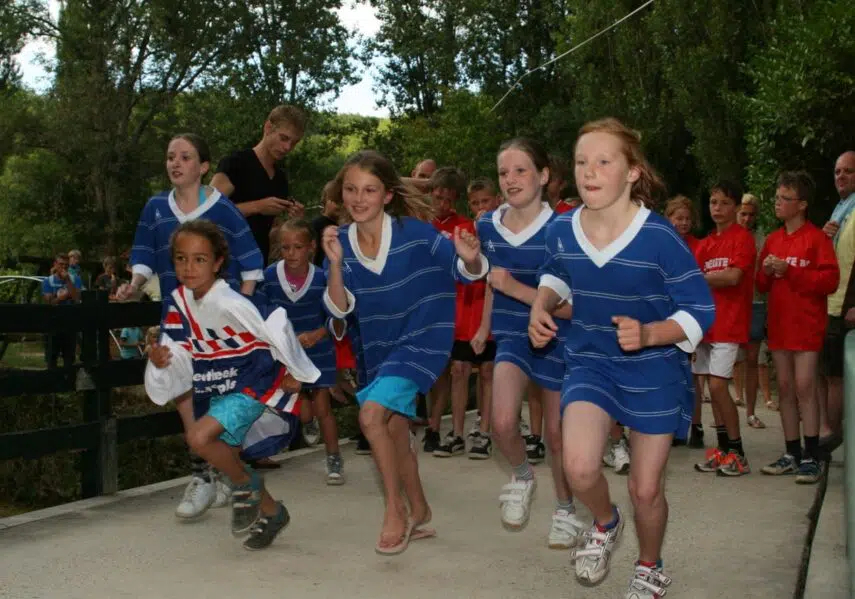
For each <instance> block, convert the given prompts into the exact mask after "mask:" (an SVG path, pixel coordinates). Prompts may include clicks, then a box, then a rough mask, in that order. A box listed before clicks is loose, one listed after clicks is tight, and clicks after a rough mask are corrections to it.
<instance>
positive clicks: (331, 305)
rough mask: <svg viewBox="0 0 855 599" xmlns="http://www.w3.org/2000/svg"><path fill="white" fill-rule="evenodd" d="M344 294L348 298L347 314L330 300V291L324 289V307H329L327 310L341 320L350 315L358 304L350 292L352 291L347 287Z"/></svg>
mask: <svg viewBox="0 0 855 599" xmlns="http://www.w3.org/2000/svg"><path fill="white" fill-rule="evenodd" d="M344 294H345V296H346V297H347V310H346V311H345V312H342V311H341V310H339V309H338V306H336V305H335V303H333V301H332V299H331V298H330V290H329V289H324V305H325V306H326V307H327V310H329V311H330V314H332V315H333V316H335V317H336V318H340V319H344V318H345V317H346V316H347V315H348V314H350V313H351V312H353V307H354V305H355V304H356V298H355V297H353V294H352V293H351V292H350V289H348V288H347V287H345V288H344Z"/></svg>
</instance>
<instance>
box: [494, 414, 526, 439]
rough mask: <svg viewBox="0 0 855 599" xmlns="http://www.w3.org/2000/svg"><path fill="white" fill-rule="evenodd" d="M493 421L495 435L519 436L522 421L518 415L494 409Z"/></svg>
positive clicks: (503, 436)
mask: <svg viewBox="0 0 855 599" xmlns="http://www.w3.org/2000/svg"><path fill="white" fill-rule="evenodd" d="M492 420H493V421H492V422H491V423H490V424H491V428H492V430H493V435H494V436H497V437H499V438H506V437H507V438H510V437H512V436H513V435H517V436H519V434H520V423H519V417H518V415H516V414H514V413H512V412H509V411H506V410H505V411H501V412H500V411H494V412H493V419H492Z"/></svg>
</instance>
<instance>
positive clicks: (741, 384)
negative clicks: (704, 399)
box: [710, 360, 745, 405]
mask: <svg viewBox="0 0 855 599" xmlns="http://www.w3.org/2000/svg"><path fill="white" fill-rule="evenodd" d="M733 390H734V391H736V397H735V398H734V403H735V404H736V405H742V404H743V403H744V401H745V400H744V397H745V360H739V361H738V362H737V363H736V364H734V365H733ZM729 392H730V391H729V390H728V393H729ZM710 393H712V391H710Z"/></svg>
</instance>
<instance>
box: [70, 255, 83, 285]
mask: <svg viewBox="0 0 855 599" xmlns="http://www.w3.org/2000/svg"><path fill="white" fill-rule="evenodd" d="M82 259H83V254H82V253H81V252H80V250H71V251H70V252H68V272H70V273H71V274H73V275H77V277H78V278H80V279H81V280H82V278H83V275H82V274H81V272H80V261H81V260H82Z"/></svg>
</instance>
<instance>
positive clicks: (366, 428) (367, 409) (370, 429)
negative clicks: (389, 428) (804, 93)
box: [359, 402, 386, 436]
mask: <svg viewBox="0 0 855 599" xmlns="http://www.w3.org/2000/svg"><path fill="white" fill-rule="evenodd" d="M359 426H360V427H361V428H362V432H363V433H365V435H366V436H369V435H371V434H373V433H376V432H377V431H379V430H380V429H381V428H382V427H385V426H386V409H385V408H384V407H383V406H381V405H379V404H376V403H374V402H366V403H364V404H363V405H362V407H361V408H360V409H359Z"/></svg>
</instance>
